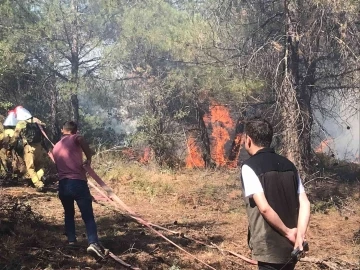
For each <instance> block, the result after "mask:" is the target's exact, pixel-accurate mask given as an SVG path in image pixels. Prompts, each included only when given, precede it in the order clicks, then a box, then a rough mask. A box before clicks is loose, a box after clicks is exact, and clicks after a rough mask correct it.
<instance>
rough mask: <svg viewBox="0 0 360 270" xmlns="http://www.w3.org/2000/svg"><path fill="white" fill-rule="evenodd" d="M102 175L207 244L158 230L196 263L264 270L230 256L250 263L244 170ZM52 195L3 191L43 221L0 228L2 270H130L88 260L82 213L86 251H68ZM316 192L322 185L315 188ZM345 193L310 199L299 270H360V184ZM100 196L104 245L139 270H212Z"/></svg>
mask: <svg viewBox="0 0 360 270" xmlns="http://www.w3.org/2000/svg"><path fill="white" fill-rule="evenodd" d="M95 169H97V171H98V172H99V174H100V175H102V176H103V178H104V180H105V181H106V182H107V183H108V184H109V185H110V186H111V187H112V188H113V189H114V191H115V193H116V194H117V195H118V196H119V197H120V198H121V199H122V200H123V201H124V202H125V203H126V204H127V205H128V206H129V207H130V208H131V209H132V210H133V211H135V212H136V213H137V214H138V215H140V216H141V217H142V218H143V219H145V220H147V221H149V222H152V223H153V224H157V225H160V226H162V227H166V228H168V229H170V230H173V231H177V232H181V233H182V234H183V235H185V236H186V237H188V238H191V239H196V240H200V241H203V242H205V243H207V244H208V246H204V245H202V244H200V243H197V242H196V241H193V240H190V239H187V238H185V237H182V235H179V234H177V235H176V234H172V233H169V232H166V231H162V230H158V231H159V232H161V233H163V234H164V235H165V236H166V237H168V238H169V239H171V240H172V241H173V242H174V243H176V244H177V245H179V246H181V247H182V248H184V249H185V250H186V251H188V252H190V253H191V254H192V255H194V256H195V257H196V258H198V259H200V260H202V261H203V262H205V263H207V264H209V265H211V266H212V267H213V268H215V269H257V268H256V267H255V266H251V265H250V264H248V263H246V262H245V261H243V260H241V259H240V258H238V257H236V256H233V255H230V254H229V253H228V252H226V251H225V250H230V251H232V252H235V253H237V254H241V255H244V256H246V257H250V252H249V249H248V247H247V218H246V214H245V209H244V206H243V200H242V197H241V192H240V183H239V181H238V173H239V172H238V171H237V170H233V171H229V170H224V171H204V170H202V171H197V170H193V171H184V172H181V173H179V172H171V171H161V170H158V169H156V168H151V167H145V166H142V165H138V164H122V165H119V166H117V165H116V166H114V164H110V165H109V164H107V166H104V164H99V165H98V166H97V167H95ZM51 188H52V190H51ZM51 188H50V190H49V191H48V192H47V193H39V192H36V191H35V190H34V189H33V188H31V187H27V186H25V185H20V186H15V187H3V188H1V189H0V198H2V199H4V198H7V199H8V200H12V201H14V202H17V203H18V204H20V203H23V204H24V205H29V206H30V207H31V211H32V212H33V213H35V215H36V218H34V220H35V221H33V222H31V221H29V222H20V224H19V222H18V223H16V222H15V221H12V222H10V221H8V223H9V224H10V225H8V226H9V228H8V229H6V226H5V229H4V225H6V220H3V221H2V223H0V228H1V229H0V237H1V242H2V246H1V248H0V269H4V270H5V269H6V270H7V269H46V270H50V269H126V267H123V266H121V265H119V264H117V263H116V262H114V261H112V260H111V259H108V260H107V261H106V262H102V263H97V262H95V261H94V259H92V258H91V257H89V256H88V255H87V254H86V244H87V242H86V235H85V228H84V225H83V222H82V220H81V217H80V215H79V211H77V215H76V220H77V235H78V240H79V242H80V244H81V248H80V249H78V250H72V249H69V248H67V247H66V245H65V243H66V237H65V236H64V225H63V209H62V206H61V204H60V201H59V199H58V198H57V194H56V185H55V186H52V187H51ZM316 189H318V186H317V185H315V186H313V187H312V190H315V191H316ZM336 189H337V191H338V190H339V187H338V186H337V187H336ZM345 189H346V190H348V191H351V192H349V194H350V193H351V196H350V195H348V196H347V197H346V199H345V197H340V196H338V197H329V198H331V199H328V200H327V203H326V204H325V203H323V202H318V201H316V200H315V198H313V197H312V195H311V192H310V191H309V193H310V198H311V200H312V202H313V204H312V208H313V214H312V216H311V222H310V228H309V232H308V236H307V238H308V242H309V245H310V251H309V252H308V254H307V257H305V258H304V260H306V261H307V262H305V261H304V262H299V264H298V266H297V268H296V269H360V266H359V263H360V258H359V254H360V215H359V213H360V201H359V184H358V183H353V184H351V185H350V184H349V186H347V187H346V188H345ZM317 192H319V191H317ZM320 193H321V192H320ZM92 194H93V195H94V196H95V199H97V201H95V202H94V203H93V207H94V213H95V216H96V220H97V224H98V231H99V236H100V239H101V242H102V244H103V245H104V246H105V247H107V248H109V249H110V250H111V251H112V252H113V253H114V254H115V255H117V256H119V257H120V258H121V259H122V260H124V261H126V262H127V263H129V264H131V265H132V266H133V267H138V268H140V269H169V270H180V269H184V270H185V269H210V268H208V267H207V266H205V265H204V264H202V263H200V262H199V261H196V260H195V259H194V258H192V257H190V256H189V255H188V254H186V253H185V252H183V251H181V250H179V249H177V248H176V247H174V246H173V245H171V244H170V243H168V242H166V241H165V240H164V239H162V238H160V237H159V236H157V235H155V234H154V233H152V232H151V231H150V230H149V229H147V228H146V227H145V226H143V225H141V224H139V223H138V222H136V221H135V220H134V219H132V218H131V217H129V216H128V215H127V214H126V213H125V211H118V210H115V209H114V208H113V207H112V206H111V205H110V204H109V203H108V202H105V201H103V200H101V198H100V197H97V196H98V194H97V193H96V191H95V190H92ZM329 196H331V195H329ZM335 199H336V200H335ZM332 202H334V203H332ZM0 210H1V207H0ZM39 217H42V218H39ZM18 219H19V220H20V219H21V217H19V218H18ZM14 222H15V223H16V224H15V225H14V224H13V223H14ZM213 247H218V248H219V249H221V250H219V249H216V248H213ZM309 261H312V262H309Z"/></svg>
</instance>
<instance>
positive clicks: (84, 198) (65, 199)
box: [59, 178, 98, 244]
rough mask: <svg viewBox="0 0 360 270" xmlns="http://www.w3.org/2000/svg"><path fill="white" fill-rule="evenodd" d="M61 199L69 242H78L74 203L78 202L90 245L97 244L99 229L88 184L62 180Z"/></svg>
mask: <svg viewBox="0 0 360 270" xmlns="http://www.w3.org/2000/svg"><path fill="white" fill-rule="evenodd" d="M59 198H60V200H61V203H62V205H63V207H64V210H65V231H66V235H67V237H68V241H69V242H75V241H76V236H75V219H74V216H75V207H74V201H76V203H77V205H78V207H79V209H80V212H81V217H82V219H83V220H84V222H85V226H86V233H87V238H88V242H89V244H91V243H97V242H98V235H97V228H96V223H95V219H94V212H93V208H92V200H91V195H90V190H89V187H88V185H87V182H86V181H84V180H78V179H66V178H65V179H61V180H60V181H59Z"/></svg>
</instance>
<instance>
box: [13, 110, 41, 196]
mask: <svg viewBox="0 0 360 270" xmlns="http://www.w3.org/2000/svg"><path fill="white" fill-rule="evenodd" d="M15 114H16V119H17V121H18V122H17V124H16V127H15V131H14V136H13V137H12V138H11V144H12V145H15V144H16V143H18V142H19V141H20V142H21V143H22V145H23V146H24V161H25V165H26V176H25V177H27V178H30V179H31V181H32V183H33V184H34V186H35V188H36V189H37V191H44V183H43V176H44V165H45V163H44V159H45V158H46V155H47V154H46V152H45V151H44V149H43V147H42V145H41V139H40V141H39V140H38V137H39V136H42V135H41V133H40V135H39V134H35V137H36V140H35V139H32V141H31V140H30V139H29V136H28V135H27V133H28V132H29V129H30V127H35V128H36V124H39V125H42V126H45V125H44V123H42V122H41V121H40V120H39V119H37V118H34V117H32V115H31V114H30V112H29V111H28V110H26V109H25V108H23V107H22V106H18V107H16V108H15ZM36 132H37V133H38V132H41V131H40V130H37V131H36ZM33 138H34V136H33Z"/></svg>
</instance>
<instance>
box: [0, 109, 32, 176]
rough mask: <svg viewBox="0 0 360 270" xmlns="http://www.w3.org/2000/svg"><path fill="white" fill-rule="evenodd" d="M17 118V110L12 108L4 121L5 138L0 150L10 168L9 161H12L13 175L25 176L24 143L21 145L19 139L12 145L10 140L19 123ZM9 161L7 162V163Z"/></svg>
mask: <svg viewBox="0 0 360 270" xmlns="http://www.w3.org/2000/svg"><path fill="white" fill-rule="evenodd" d="M17 122H18V121H17V119H16V115H15V111H14V110H11V111H9V113H8V116H7V117H6V119H5V121H4V124H3V126H4V139H3V141H2V149H1V150H0V151H1V152H2V155H3V156H4V157H5V161H4V162H3V164H4V165H5V166H7V167H8V169H9V163H8V162H10V163H11V167H12V168H10V170H11V169H12V171H11V172H12V173H13V176H15V175H16V176H23V175H25V174H26V166H25V162H24V159H23V154H24V149H23V145H22V144H21V145H19V144H18V141H17V142H16V143H15V145H12V147H11V145H10V142H11V140H13V139H12V137H13V136H14V133H15V127H16V124H17ZM6 163H7V164H6Z"/></svg>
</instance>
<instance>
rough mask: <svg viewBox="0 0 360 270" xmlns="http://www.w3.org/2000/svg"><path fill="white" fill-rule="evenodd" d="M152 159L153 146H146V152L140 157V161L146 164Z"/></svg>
mask: <svg viewBox="0 0 360 270" xmlns="http://www.w3.org/2000/svg"><path fill="white" fill-rule="evenodd" d="M150 159H151V148H150V147H145V149H144V154H143V155H142V156H141V157H140V159H139V162H140V163H143V164H146V163H148V162H149V160H150Z"/></svg>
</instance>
